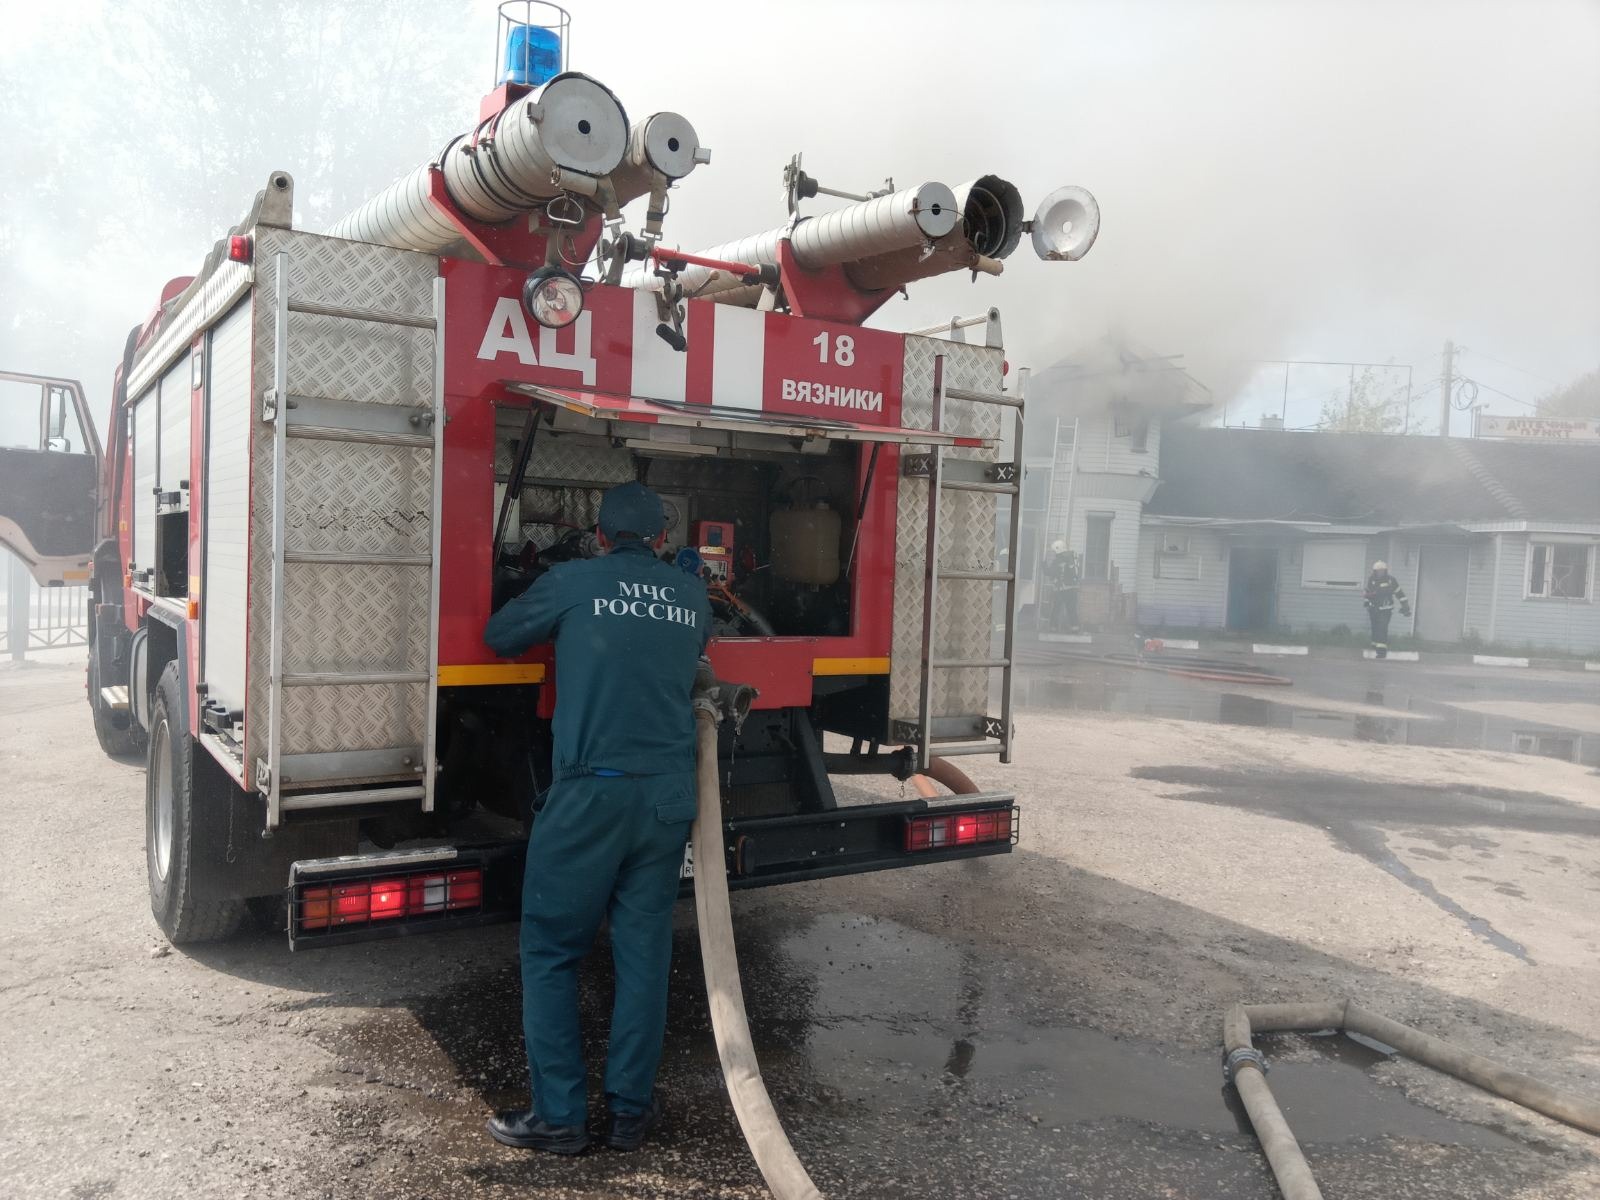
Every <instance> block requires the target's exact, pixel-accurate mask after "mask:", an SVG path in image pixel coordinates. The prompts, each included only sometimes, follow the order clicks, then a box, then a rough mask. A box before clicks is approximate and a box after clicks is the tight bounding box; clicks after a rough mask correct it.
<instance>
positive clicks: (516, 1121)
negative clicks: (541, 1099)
mask: <svg viewBox="0 0 1600 1200" xmlns="http://www.w3.org/2000/svg"><path fill="white" fill-rule="evenodd" d="M489 1136H490V1137H492V1138H493V1139H494V1140H495V1141H497V1142H499V1143H500V1144H501V1145H502V1146H515V1147H516V1148H517V1149H518V1150H548V1151H550V1152H551V1153H552V1154H582V1153H583V1152H584V1151H585V1150H586V1149H588V1147H589V1130H588V1129H587V1128H586V1127H585V1126H582V1125H551V1124H548V1123H547V1122H546V1121H544V1119H543V1118H541V1117H540V1116H539V1115H538V1114H537V1113H535V1112H534V1111H533V1109H531V1108H508V1109H506V1110H505V1111H504V1112H497V1113H495V1115H494V1116H492V1117H490V1118H489Z"/></svg>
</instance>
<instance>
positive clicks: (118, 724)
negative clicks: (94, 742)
mask: <svg viewBox="0 0 1600 1200" xmlns="http://www.w3.org/2000/svg"><path fill="white" fill-rule="evenodd" d="M88 692H89V711H90V713H91V714H93V716H94V736H95V737H96V738H97V739H99V742H100V749H102V750H104V751H105V752H106V753H107V754H108V755H110V756H111V757H112V758H128V757H129V756H131V755H135V754H143V753H144V750H145V740H146V739H145V733H144V730H143V729H142V728H140V726H139V722H137V721H135V720H134V719H133V713H131V712H121V713H118V712H115V711H113V710H112V709H109V708H107V707H106V705H105V701H104V700H102V699H101V696H100V656H99V651H98V650H97V648H96V647H94V646H90V647H89V681H88Z"/></svg>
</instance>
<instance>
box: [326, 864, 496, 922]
mask: <svg viewBox="0 0 1600 1200" xmlns="http://www.w3.org/2000/svg"><path fill="white" fill-rule="evenodd" d="M482 907H483V871H482V870H480V869H478V868H473V869H471V870H463V871H421V872H417V873H415V874H411V875H391V876H386V877H384V878H382V879H360V880H354V881H352V882H348V883H335V884H317V885H306V884H301V885H300V886H299V887H298V888H296V894H295V921H296V925H297V927H298V928H299V929H300V930H302V931H304V930H308V929H330V928H335V929H336V928H339V927H341V926H347V925H363V924H369V923H371V922H376V921H389V920H393V919H395V918H396V917H424V916H430V915H433V914H436V913H446V912H466V911H470V910H472V909H477V908H482Z"/></svg>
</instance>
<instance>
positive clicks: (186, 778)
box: [144, 662, 245, 946]
mask: <svg viewBox="0 0 1600 1200" xmlns="http://www.w3.org/2000/svg"><path fill="white" fill-rule="evenodd" d="M188 724H189V722H188V712H187V709H186V708H185V706H184V703H183V690H182V687H181V686H180V684H179V674H178V664H177V663H176V662H171V663H168V664H167V668H166V670H165V671H163V672H162V673H161V681H160V682H159V683H158V684H156V693H155V702H154V704H153V705H152V706H151V711H150V748H149V749H150V753H149V770H148V771H147V772H146V773H145V806H144V807H145V853H144V858H145V874H146V876H147V877H148V879H149V883H150V911H151V912H152V913H153V914H154V915H155V918H156V924H157V925H160V926H161V931H162V932H163V933H165V934H166V935H167V937H168V938H169V939H170V940H171V942H172V944H173V945H175V946H182V945H186V944H189V943H193V942H214V941H218V940H220V939H222V938H226V937H229V936H231V935H232V934H233V933H235V932H236V931H237V930H238V928H239V925H240V922H241V921H243V919H244V915H245V903H244V901H243V900H231V899H230V900H202V899H199V898H197V897H196V896H195V895H194V874H195V864H196V862H197V861H198V860H200V859H201V858H202V857H212V856H215V857H218V858H220V857H221V856H222V855H223V854H224V853H225V852H226V847H224V846H218V845H214V844H208V842H207V839H205V838H203V837H201V836H200V835H199V834H198V832H197V829H198V822H197V821H196V819H195V814H196V809H197V808H198V807H199V806H200V805H202V804H205V803H208V802H210V801H212V800H215V801H217V802H218V803H226V797H212V796H203V795H199V794H198V792H199V790H200V789H199V788H197V786H196V778H195V770H194V754H195V744H194V739H193V738H191V737H190V736H189V729H188ZM213 840H214V839H213Z"/></svg>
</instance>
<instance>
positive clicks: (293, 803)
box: [280, 784, 426, 812]
mask: <svg viewBox="0 0 1600 1200" xmlns="http://www.w3.org/2000/svg"><path fill="white" fill-rule="evenodd" d="M425 791H426V789H424V788H423V787H422V786H421V785H420V784H418V785H410V784H408V785H406V786H404V787H391V788H369V789H367V790H366V791H358V792H285V793H284V794H283V799H282V800H281V801H280V807H281V808H282V809H283V810H284V811H285V812H293V811H294V810H296V809H303V808H339V807H342V806H343V805H346V804H387V803H389V802H390V801H391V800H420V799H422V797H423V795H424V794H425Z"/></svg>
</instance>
